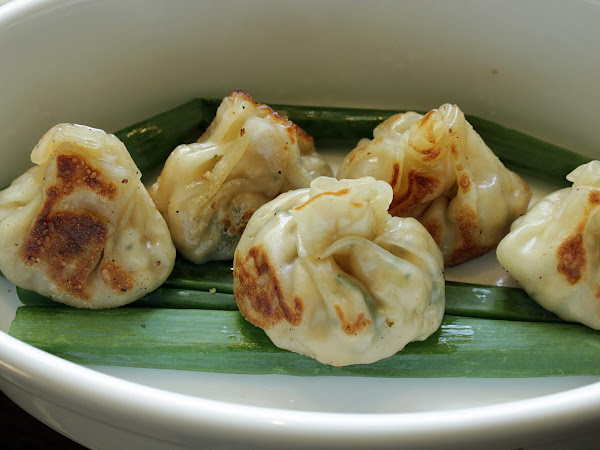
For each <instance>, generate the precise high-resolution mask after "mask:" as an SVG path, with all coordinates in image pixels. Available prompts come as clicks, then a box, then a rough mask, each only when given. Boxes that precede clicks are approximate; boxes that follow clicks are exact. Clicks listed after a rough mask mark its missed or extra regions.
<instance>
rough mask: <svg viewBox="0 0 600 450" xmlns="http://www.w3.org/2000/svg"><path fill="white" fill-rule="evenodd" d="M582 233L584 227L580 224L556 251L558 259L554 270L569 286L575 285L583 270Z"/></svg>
mask: <svg viewBox="0 0 600 450" xmlns="http://www.w3.org/2000/svg"><path fill="white" fill-rule="evenodd" d="M583 231H584V225H583V224H582V225H580V226H579V227H577V230H576V231H575V233H574V234H572V235H571V236H569V237H568V238H567V239H565V240H564V242H563V243H562V244H560V246H559V247H558V249H557V250H556V257H557V258H558V266H557V267H556V269H557V270H558V272H559V273H560V274H562V275H563V276H564V277H565V278H566V279H567V281H568V282H569V284H576V283H577V282H578V281H579V280H580V279H581V277H582V276H583V272H584V270H585V264H586V254H585V246H584V245H583Z"/></svg>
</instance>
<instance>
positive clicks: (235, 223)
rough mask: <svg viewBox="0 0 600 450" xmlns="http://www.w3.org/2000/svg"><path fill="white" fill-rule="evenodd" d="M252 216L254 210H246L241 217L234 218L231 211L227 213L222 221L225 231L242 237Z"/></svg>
mask: <svg viewBox="0 0 600 450" xmlns="http://www.w3.org/2000/svg"><path fill="white" fill-rule="evenodd" d="M252 214H254V211H252V210H245V211H244V212H243V213H242V215H241V217H240V216H234V215H233V214H232V213H231V212H230V211H227V212H225V217H223V219H222V220H221V223H222V224H223V231H225V232H227V233H229V234H237V235H240V236H241V235H242V233H243V232H244V230H245V229H246V225H248V221H249V220H250V218H251V217H252ZM236 217H237V218H236Z"/></svg>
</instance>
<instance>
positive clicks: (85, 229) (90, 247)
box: [20, 207, 108, 299]
mask: <svg viewBox="0 0 600 450" xmlns="http://www.w3.org/2000/svg"><path fill="white" fill-rule="evenodd" d="M107 236H108V231H107V226H106V224H105V223H104V221H103V220H102V219H100V218H98V217H94V216H92V215H91V214H89V213H84V212H79V213H78V212H74V211H59V212H55V213H53V212H52V211H51V209H48V208H47V207H44V208H43V209H42V211H41V212H40V214H39V215H38V216H37V218H36V220H35V222H34V225H33V228H32V229H31V230H30V231H29V233H28V234H27V238H26V239H25V243H24V245H23V248H22V249H21V253H20V258H21V260H22V261H23V262H25V264H27V265H34V264H40V263H42V264H44V267H45V270H46V274H47V276H48V278H49V279H50V280H52V281H53V282H54V283H55V285H56V287H57V290H59V291H64V292H67V293H68V294H70V295H72V296H73V297H76V298H80V299H88V298H89V294H88V293H87V290H86V288H85V284H86V280H87V278H88V276H89V274H90V272H91V271H92V269H93V268H94V267H95V266H96V264H97V263H98V261H99V259H100V257H101V255H102V250H103V249H104V244H105V243H106V240H107Z"/></svg>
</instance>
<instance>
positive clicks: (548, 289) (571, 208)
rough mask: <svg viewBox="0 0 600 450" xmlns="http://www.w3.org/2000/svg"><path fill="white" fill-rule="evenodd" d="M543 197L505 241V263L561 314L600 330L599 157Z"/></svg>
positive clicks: (501, 248)
mask: <svg viewBox="0 0 600 450" xmlns="http://www.w3.org/2000/svg"><path fill="white" fill-rule="evenodd" d="M567 179H568V180H569V181H572V182H573V186H572V187H570V188H566V189H561V190H559V191H557V192H554V193H552V194H550V195H548V196H547V197H545V198H543V199H542V200H540V201H539V202H538V203H537V204H536V205H534V206H533V207H532V208H531V209H530V210H529V211H528V212H527V214H525V215H524V216H523V217H521V218H519V219H517V220H516V221H515V223H514V224H513V226H512V228H511V231H510V233H509V234H508V235H507V236H506V237H505V238H504V239H503V240H502V241H501V242H500V244H499V245H498V249H497V250H496V254H497V256H498V260H499V261H500V264H502V266H503V267H504V268H505V269H506V270H507V271H508V273H509V274H510V275H511V276H512V277H514V278H515V279H517V280H518V281H519V284H520V285H521V286H522V287H523V289H525V291H527V293H528V294H529V296H530V297H531V298H533V299H534V300H535V301H536V302H538V303H539V304H540V305H541V306H543V307H544V308H545V309H547V310H549V311H552V312H553V313H555V314H556V315H558V316H559V317H561V318H563V319H565V320H569V321H573V322H581V323H583V324H585V325H587V326H589V327H591V328H595V329H597V330H600V270H598V269H599V268H600V161H592V162H590V163H588V164H585V165H583V166H580V167H578V168H577V169H575V170H574V171H573V172H571V173H570V174H569V175H568V176H567Z"/></svg>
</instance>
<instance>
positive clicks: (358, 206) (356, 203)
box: [350, 202, 364, 208]
mask: <svg viewBox="0 0 600 450" xmlns="http://www.w3.org/2000/svg"><path fill="white" fill-rule="evenodd" d="M350 204H351V205H352V206H354V207H355V208H362V207H363V206H364V205H363V204H362V203H360V202H352V203H350Z"/></svg>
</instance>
